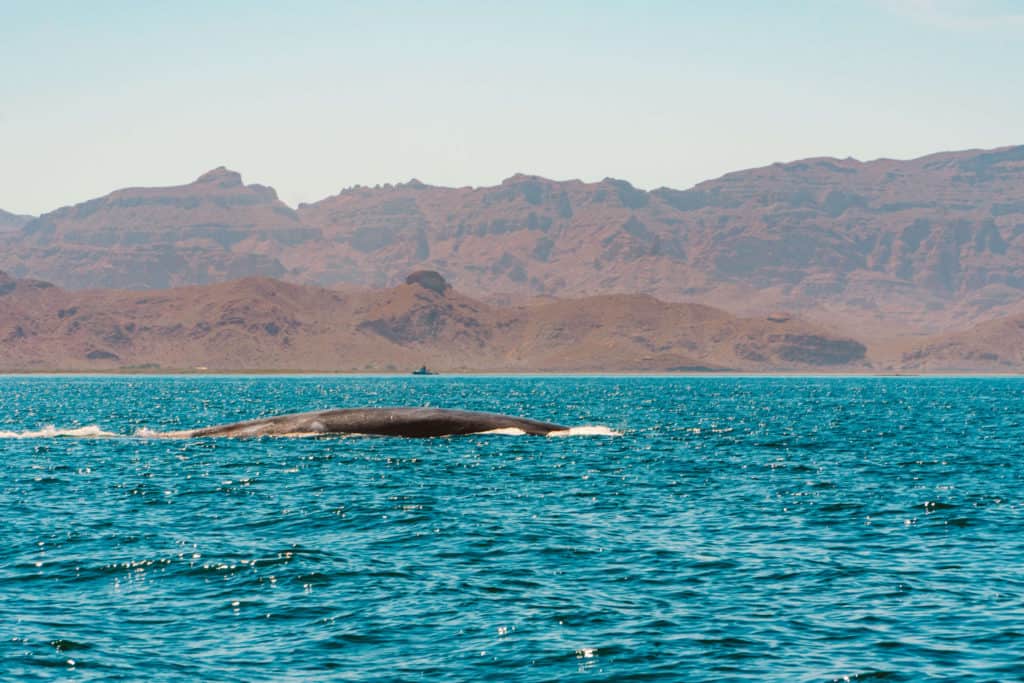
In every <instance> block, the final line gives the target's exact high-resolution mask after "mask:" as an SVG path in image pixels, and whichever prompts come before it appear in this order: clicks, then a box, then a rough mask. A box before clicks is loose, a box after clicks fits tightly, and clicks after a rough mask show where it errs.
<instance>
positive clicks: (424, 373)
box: [412, 365, 437, 375]
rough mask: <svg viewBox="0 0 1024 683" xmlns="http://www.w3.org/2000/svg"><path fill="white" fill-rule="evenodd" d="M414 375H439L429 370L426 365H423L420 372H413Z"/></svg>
mask: <svg viewBox="0 0 1024 683" xmlns="http://www.w3.org/2000/svg"><path fill="white" fill-rule="evenodd" d="M412 374H414V375H436V374H437V373H436V372H432V371H430V370H428V369H427V366H426V365H421V366H420V369H419V370H413V371H412Z"/></svg>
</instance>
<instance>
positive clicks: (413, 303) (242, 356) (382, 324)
mask: <svg viewBox="0 0 1024 683" xmlns="http://www.w3.org/2000/svg"><path fill="white" fill-rule="evenodd" d="M426 284H429V283H423V281H414V283H413V284H403V285H400V286H398V287H394V288H390V289H384V290H362V289H350V290H345V291H334V290H326V289H321V288H319V287H312V286H302V285H294V284H288V283H284V282H279V281H276V280H269V279H261V278H249V279H244V280H239V281H232V282H228V283H223V284H216V285H208V286H195V287H183V288H177V289H169V290H159V291H109V290H89V291H79V292H74V291H67V290H62V289H59V288H57V287H53V286H51V285H48V284H46V283H41V282H37V281H26V280H14V279H12V278H9V277H7V276H2V277H0V370H4V371H11V370H58V369H63V370H116V369H120V368H156V367H159V368H162V369H190V368H196V367H203V368H209V369H211V370H240V369H264V370H274V369H292V370H320V371H334V370H340V371H363V370H371V371H381V370H395V371H406V370H409V369H411V368H413V367H417V366H418V365H420V364H421V363H426V364H428V365H430V366H431V367H434V368H436V369H440V370H445V371H452V370H477V371H515V370H520V371H526V370H566V371H568V370H577V371H586V370H592V371H616V370H618V371H629V370H688V369H742V370H809V369H819V370H820V369H858V368H859V369H863V368H865V367H866V363H865V361H864V355H865V349H864V347H863V346H862V345H860V344H859V343H857V342H856V341H854V340H851V339H848V338H845V337H842V336H839V335H836V334H834V333H830V332H829V331H827V330H824V329H822V328H820V327H818V326H814V325H810V324H808V323H805V322H802V321H799V320H790V319H782V318H776V319H773V320H768V319H743V318H737V317H735V316H732V315H730V314H728V313H725V312H724V311H721V310H718V309H713V308H710V307H707V306H699V305H694V304H670V303H664V302H661V301H658V300H656V299H653V298H651V297H648V296H602V297H593V298H588V299H581V300H573V301H550V302H544V303H538V304H535V305H530V306H522V307H515V308H501V307H495V306H491V305H488V304H485V303H482V302H480V301H476V300H473V299H470V298H468V297H466V296H464V295H462V294H460V293H458V292H457V291H455V290H453V289H451V288H439V289H435V288H431V287H429V286H425V285H426Z"/></svg>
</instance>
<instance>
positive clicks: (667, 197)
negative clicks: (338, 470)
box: [0, 146, 1024, 337]
mask: <svg viewBox="0 0 1024 683" xmlns="http://www.w3.org/2000/svg"><path fill="white" fill-rule="evenodd" d="M0 268H3V269H6V270H7V271H8V272H11V273H13V274H16V275H19V276H32V277H39V278H44V279H47V280H51V281H53V282H55V283H57V284H59V285H61V286H64V287H69V288H81V287H98V286H104V287H132V288H147V287H166V286H171V285H184V284H203V283H209V282H219V281H223V280H225V279H229V278H232V277H238V276H242V275H264V276H272V277H276V278H282V279H285V280H288V281H291V282H297V283H317V284H320V285H323V286H329V287H330V286H338V285H346V284H355V285H363V286H374V287H382V286H389V285H393V284H396V283H399V282H401V281H402V278H403V277H404V275H405V274H406V273H408V272H410V271H411V270H414V269H417V268H430V269H434V270H438V271H440V272H442V273H444V274H445V275H446V276H447V277H448V278H449V279H451V280H452V282H453V283H455V285H456V287H457V288H458V289H460V290H461V291H471V292H473V293H474V295H475V296H478V297H480V298H483V299H485V300H488V301H491V302H498V303H501V302H504V303H509V302H514V301H521V300H523V299H524V298H526V297H531V296H557V297H562V298H565V297H583V296H593V295H598V294H612V293H645V294H649V295H652V296H656V297H658V298H659V299H661V300H665V301H689V302H700V303H705V304H709V305H712V306H716V307H720V308H724V309H726V310H729V311H731V312H733V313H739V314H742V315H752V316H754V315H761V316H763V315H765V314H766V313H768V312H771V311H778V310H785V311H790V312H793V313H795V314H797V315H799V316H801V317H806V318H811V319H814V320H817V321H820V322H822V323H824V324H827V325H830V326H836V325H838V326H841V327H845V328H846V329H850V330H853V329H856V330H858V332H859V333H861V334H866V335H868V336H872V337H886V336H899V335H902V334H910V333H914V334H934V333H939V332H944V331H950V330H954V329H962V328H966V327H968V326H970V325H972V324H975V323H978V322H981V321H983V320H986V319H990V318H994V317H998V316H1001V315H1008V314H1010V313H1013V312H1014V311H1015V310H1016V308H1017V307H1019V305H1020V304H1019V302H1020V301H1021V299H1022V298H1024V297H1022V294H1024V146H1017V147H1005V148H1001V149H996V150H987V151H984V150H971V151H963V152H947V153H941V154H935V155H931V156H927V157H923V158H920V159H914V160H910V161H896V160H888V159H882V160H877V161H871V162H860V161H856V160H853V159H832V158H818V159H807V160H803V161H797V162H793V163H786V164H773V165H771V166H767V167H764V168H758V169H752V170H747V171H740V172H737V173H731V174H728V175H726V176H723V177H721V178H718V179H716V180H709V181H707V182H704V183H700V184H698V185H697V186H695V187H693V188H691V189H688V190H673V189H668V188H661V189H657V190H653V191H650V192H647V191H644V190H640V189H638V188H635V187H633V186H632V185H630V184H629V183H628V182H626V181H622V180H614V179H605V180H603V181H601V182H597V183H584V182H580V181H577V180H572V181H552V180H547V179H544V178H540V177H537V176H527V175H516V176H513V177H511V178H509V179H507V180H506V181H504V182H503V183H501V184H500V185H498V186H496V187H480V188H469V187H466V188H441V187H431V186H428V185H424V184H423V183H420V182H417V181H412V182H410V183H406V184H402V185H394V186H392V185H386V186H378V187H372V188H369V187H355V188H350V189H348V190H344V191H342V192H340V193H339V194H337V195H335V196H332V197H328V198H326V199H323V200H321V201H319V202H315V203H312V204H306V205H300V206H299V207H298V208H297V209H296V210H292V209H290V208H289V207H287V206H285V205H284V204H283V203H281V202H280V201H279V200H278V199H277V197H276V194H275V193H274V191H273V190H271V189H270V188H266V187H261V186H258V185H244V184H243V183H242V181H241V178H240V176H238V174H237V173H233V172H231V171H227V170H225V169H223V168H222V169H217V170H215V171H211V172H210V173H208V174H206V175H204V176H202V177H201V178H199V179H198V180H197V181H196V182H194V183H192V184H189V185H183V186H180V187H173V188H155V189H132V190H120V191H118V192H114V193H112V194H110V195H108V196H106V197H103V198H100V199H96V200H92V201H90V202H86V203H84V204H80V205H77V206H73V207H66V208H64V209H60V210H58V211H55V212H52V213H49V214H45V215H43V216H40V217H39V218H37V219H35V220H32V221H30V222H29V223H27V224H26V225H24V226H23V227H22V228H21V229H20V230H19V231H17V232H15V233H13V234H12V233H7V234H6V235H0Z"/></svg>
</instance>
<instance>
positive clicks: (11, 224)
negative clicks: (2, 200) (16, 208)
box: [0, 209, 32, 232]
mask: <svg viewBox="0 0 1024 683" xmlns="http://www.w3.org/2000/svg"><path fill="white" fill-rule="evenodd" d="M30 220H32V216H19V215H18V214H16V213H10V212H9V211H4V210H3V209H0V232H8V231H13V230H18V229H19V228H21V227H22V226H24V225H25V224H26V223H28V222H29V221H30Z"/></svg>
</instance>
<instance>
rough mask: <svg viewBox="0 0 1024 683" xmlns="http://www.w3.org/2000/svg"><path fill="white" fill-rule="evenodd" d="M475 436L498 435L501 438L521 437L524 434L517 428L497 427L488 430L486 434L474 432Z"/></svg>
mask: <svg viewBox="0 0 1024 683" xmlns="http://www.w3.org/2000/svg"><path fill="white" fill-rule="evenodd" d="M476 433H477V434H499V435H501V436H523V435H525V434H526V432H524V431H523V430H522V429H520V428H519V427H498V428H497V429H488V430H487V431H486V432H476Z"/></svg>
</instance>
